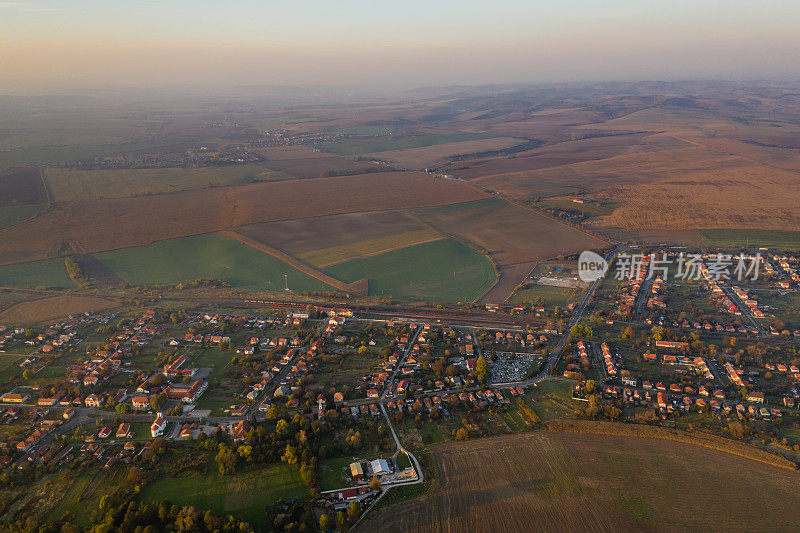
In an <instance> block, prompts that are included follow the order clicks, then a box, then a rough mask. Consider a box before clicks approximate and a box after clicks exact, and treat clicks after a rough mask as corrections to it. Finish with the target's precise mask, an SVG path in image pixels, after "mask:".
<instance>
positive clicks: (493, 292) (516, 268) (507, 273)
mask: <svg viewBox="0 0 800 533" xmlns="http://www.w3.org/2000/svg"><path fill="white" fill-rule="evenodd" d="M535 265H536V263H535V262H531V263H518V264H516V265H507V266H500V267H497V271H498V273H499V274H500V277H499V279H498V280H497V283H496V284H495V286H494V287H492V288H491V289H490V290H489V291H488V292H487V293H486V294H484V295H483V296H482V297H481V299H480V303H485V304H489V303H491V304H499V303H503V302H505V301H506V300H508V298H509V296H511V294H513V292H514V289H516V288H517V285H519V284H520V283H522V282H523V281H525V278H527V277H528V274H530V273H531V270H533V267H534V266H535Z"/></svg>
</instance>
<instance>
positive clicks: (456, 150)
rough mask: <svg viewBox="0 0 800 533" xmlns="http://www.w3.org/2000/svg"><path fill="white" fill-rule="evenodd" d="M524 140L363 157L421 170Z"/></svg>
mask: <svg viewBox="0 0 800 533" xmlns="http://www.w3.org/2000/svg"><path fill="white" fill-rule="evenodd" d="M524 142H525V140H524V139H515V138H513V137H497V138H494V139H483V140H475V141H462V142H455V143H445V144H436V145H433V146H423V147H420V148H409V149H406V150H392V151H388V152H374V153H371V154H365V157H370V158H374V159H379V160H381V161H389V162H390V163H397V164H398V165H400V166H402V167H403V168H410V169H416V170H422V169H424V168H427V167H432V166H434V165H440V164H442V163H446V162H447V161H448V158H449V157H450V156H455V155H467V154H475V153H479V152H487V151H491V150H503V149H506V148H511V147H512V146H517V145H519V144H522V143H524Z"/></svg>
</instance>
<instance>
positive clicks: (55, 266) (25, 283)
mask: <svg viewBox="0 0 800 533" xmlns="http://www.w3.org/2000/svg"><path fill="white" fill-rule="evenodd" d="M0 286H6V287H40V286H41V287H62V288H70V289H71V288H74V287H75V284H74V283H73V282H72V280H71V279H70V278H69V276H68V275H67V268H66V266H65V264H64V259H63V258H60V257H56V258H54V259H45V260H43V261H32V262H29V263H17V264H15V265H4V266H0Z"/></svg>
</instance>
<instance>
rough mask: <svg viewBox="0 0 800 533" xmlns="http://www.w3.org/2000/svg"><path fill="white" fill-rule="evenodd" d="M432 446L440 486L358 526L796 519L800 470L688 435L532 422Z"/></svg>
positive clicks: (750, 523) (547, 526)
mask: <svg viewBox="0 0 800 533" xmlns="http://www.w3.org/2000/svg"><path fill="white" fill-rule="evenodd" d="M434 455H435V460H436V464H437V480H438V483H439V488H438V489H436V490H434V491H432V492H431V493H429V494H427V495H425V496H422V497H419V498H416V499H414V500H410V501H406V502H402V503H399V504H396V505H391V506H388V507H385V508H381V509H379V510H377V511H376V512H375V513H373V514H371V515H369V516H368V517H367V519H366V520H365V522H364V523H362V525H361V530H362V531H370V530H374V529H375V528H377V527H380V529H381V530H382V531H430V530H453V531H498V530H506V531H522V530H532V529H533V530H539V531H550V530H591V531H620V530H644V529H656V530H663V531H674V530H687V531H696V530H726V531H732V530H736V531H750V530H753V529H758V530H772V531H775V530H781V531H790V530H796V529H797V528H798V527H800V519H798V517H797V515H796V513H793V512H792V510H791V506H787V505H786V502H788V501H795V500H796V499H797V498H800V488H798V487H799V486H800V484H799V482H800V473H798V472H796V471H791V470H787V469H781V468H777V467H774V466H771V465H767V464H764V463H761V462H757V461H754V460H751V459H746V458H742V457H738V456H735V455H732V454H729V453H726V452H723V451H718V450H712V449H708V448H704V447H700V446H696V445H692V444H686V443H681V442H673V441H664V440H655V439H647V438H640V437H617V436H610V435H587V434H573V433H556V432H536V433H525V434H519V435H510V436H505V437H498V438H486V439H481V440H476V441H470V442H452V443H447V444H444V445H441V446H438V447H435V448H434ZM743 486H744V487H747V489H746V490H742V487H743ZM753 508H756V509H759V510H760V511H759V512H758V513H752V512H751V510H752V509H753Z"/></svg>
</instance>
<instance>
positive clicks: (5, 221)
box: [0, 204, 47, 228]
mask: <svg viewBox="0 0 800 533" xmlns="http://www.w3.org/2000/svg"><path fill="white" fill-rule="evenodd" d="M45 209H47V206H46V205H45V204H26V205H6V206H3V207H0V228H6V227H8V226H13V225H14V224H17V223H19V222H22V221H23V220H26V219H29V218H31V217H33V216H36V215H38V214H39V213H41V212H42V211H44V210H45Z"/></svg>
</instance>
